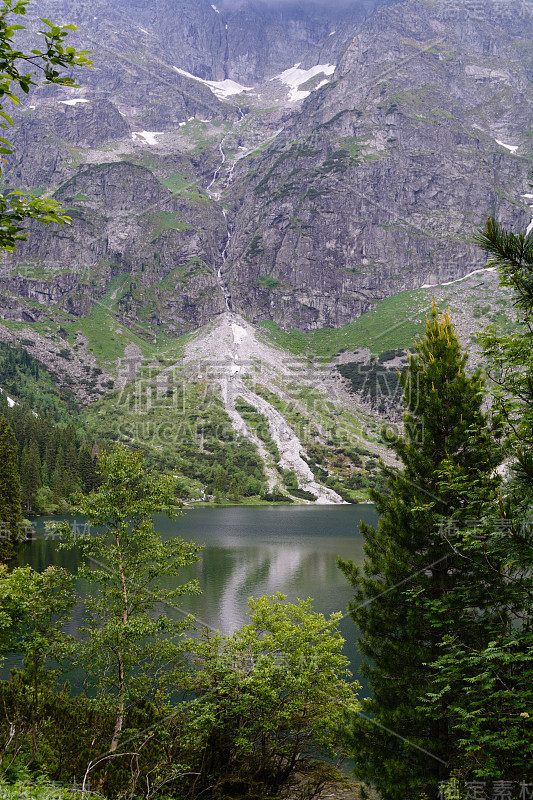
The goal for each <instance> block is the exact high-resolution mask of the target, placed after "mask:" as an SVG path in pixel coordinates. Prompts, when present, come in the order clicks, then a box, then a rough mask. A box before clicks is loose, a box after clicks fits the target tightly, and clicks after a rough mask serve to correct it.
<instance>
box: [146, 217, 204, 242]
mask: <svg viewBox="0 0 533 800" xmlns="http://www.w3.org/2000/svg"><path fill="white" fill-rule="evenodd" d="M148 220H149V222H150V224H151V225H153V226H154V233H153V235H152V238H151V239H150V241H151V242H155V241H156V239H159V237H160V236H161V234H162V233H164V232H165V231H171V230H172V231H186V230H192V229H193V227H192V225H188V224H187V223H186V222H184V221H183V220H182V218H181V217H180V215H179V214H177V213H175V212H172V211H157V212H155V213H153V214H150V215H149V217H148Z"/></svg>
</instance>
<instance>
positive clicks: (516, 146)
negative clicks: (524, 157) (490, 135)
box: [496, 139, 518, 153]
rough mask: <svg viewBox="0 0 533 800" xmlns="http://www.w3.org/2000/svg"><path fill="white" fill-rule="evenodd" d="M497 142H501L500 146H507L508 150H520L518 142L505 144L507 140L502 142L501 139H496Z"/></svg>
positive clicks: (514, 151)
mask: <svg viewBox="0 0 533 800" xmlns="http://www.w3.org/2000/svg"><path fill="white" fill-rule="evenodd" d="M496 144H499V145H500V147H505V149H506V150H510V151H511V153H516V151H517V150H518V145H517V144H505V142H500V140H499V139H496Z"/></svg>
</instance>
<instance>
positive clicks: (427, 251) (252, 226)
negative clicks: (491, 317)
mask: <svg viewBox="0 0 533 800" xmlns="http://www.w3.org/2000/svg"><path fill="white" fill-rule="evenodd" d="M477 7H478V6H477V5H476V8H477ZM482 11H483V13H482V14H481V13H480V14H479V16H477V15H476V14H477V12H476V14H474V13H472V12H471V9H470V5H469V4H468V3H461V2H460V0H457V3H456V4H454V5H453V6H452V5H450V4H436V3H434V2H433V0H408V2H401V3H386V4H383V3H377V2H371V1H370V0H368V2H365V3H347V4H346V5H344V6H342V7H336V10H332V9H330V8H324V6H323V5H322V4H313V3H310V4H305V5H302V4H290V3H283V4H281V5H276V4H263V3H261V2H254V3H251V2H242V3H240V4H237V5H235V4H232V5H231V6H230V5H225V4H223V3H221V4H220V6H217V4H216V3H213V4H211V3H210V2H207V0H194V1H193V0H173V2H170V0H150V1H149V2H143V3H140V2H137V1H136V0H135V2H128V3H127V4H126V3H125V1H124V2H123V1H122V0H109V2H104V0H86V2H83V3H82V2H78V0H76V1H75V2H70V0H69V2H66V0H53V1H52V0H45V1H44V2H42V3H41V4H39V14H43V15H46V16H49V17H51V18H53V19H54V20H57V21H58V22H60V23H64V22H68V21H74V22H75V23H76V24H77V25H78V27H79V31H78V33H77V34H75V43H76V44H78V45H83V46H84V47H88V48H89V49H92V50H93V51H94V62H95V69H94V70H93V71H86V72H84V73H82V74H80V75H79V76H78V78H79V80H80V83H81V86H80V88H79V89H64V88H58V87H43V88H42V89H39V90H38V91H36V92H34V93H33V94H32V95H31V96H30V97H29V98H28V99H27V100H25V101H24V103H23V104H22V110H21V113H20V114H19V116H18V117H17V120H16V134H15V137H14V138H15V143H16V154H15V155H14V157H13V158H12V159H11V160H10V163H9V164H8V166H7V169H6V171H5V174H4V178H5V189H9V188H10V187H13V186H20V187H22V188H23V189H25V190H26V191H32V192H39V193H42V192H44V191H48V192H53V193H54V196H55V197H56V198H57V199H58V200H59V201H61V203H63V204H64V205H65V206H66V207H67V208H68V210H69V213H70V216H71V217H72V224H71V225H70V226H68V227H67V226H65V227H63V228H60V229H57V228H43V227H41V226H33V227H32V228H31V230H30V234H29V237H28V241H27V242H26V243H25V244H23V245H22V246H21V248H20V250H19V251H18V253H17V254H16V255H14V256H5V257H3V259H2V262H1V264H0V291H1V292H2V293H3V296H4V302H3V306H4V307H5V309H6V313H7V316H8V318H9V319H10V320H15V321H16V320H17V319H19V320H27V319H28V318H29V317H30V318H33V319H40V320H42V319H44V318H53V315H54V314H59V316H61V318H62V319H68V320H70V322H71V323H72V324H74V323H75V320H76V319H78V318H83V317H85V316H86V314H87V313H88V312H89V311H90V309H91V308H92V307H93V306H94V303H95V302H99V301H100V299H101V298H102V297H103V296H104V295H105V294H106V292H108V289H109V287H110V284H111V282H112V281H113V280H114V279H120V289H116V294H115V297H114V300H115V301H116V308H115V310H114V314H115V316H116V319H117V320H119V321H120V323H121V324H124V325H125V326H127V327H130V328H131V329H133V330H135V331H137V332H140V333H141V335H143V336H145V337H146V338H147V339H151V338H153V336H154V330H156V329H158V330H160V331H166V332H167V333H169V334H172V335H174V334H179V333H181V332H184V331H189V330H192V329H194V328H196V327H198V326H200V325H202V324H204V323H205V322H206V321H208V320H209V319H211V318H212V317H214V316H216V315H218V314H220V313H222V312H223V311H227V310H233V311H235V312H237V313H239V314H241V315H242V316H244V317H246V318H247V319H249V320H252V321H260V320H265V319H267V320H274V321H275V322H277V323H279V324H280V325H281V326H282V327H295V328H300V329H303V330H312V329H316V328H322V327H339V326H343V325H346V324H347V323H349V322H351V321H352V320H353V319H354V318H356V317H357V316H358V315H360V314H362V313H364V312H366V311H368V310H369V309H371V308H372V307H374V305H375V304H376V302H378V301H379V300H380V299H382V298H383V297H386V296H389V295H393V294H396V293H398V292H400V291H403V290H406V289H415V288H418V287H420V286H423V285H426V284H437V283H442V282H447V281H450V280H454V279H457V278H459V277H461V276H463V275H465V274H467V273H469V272H472V271H474V270H475V269H478V268H479V267H481V266H482V265H483V256H482V255H481V254H480V252H479V251H477V250H476V248H474V247H473V246H472V244H471V239H472V234H473V232H474V231H475V229H476V228H477V227H479V226H480V225H481V224H483V222H484V220H485V219H486V217H487V216H488V215H490V214H494V215H496V216H497V217H498V219H500V221H502V222H503V223H504V224H507V225H513V226H514V227H515V228H517V227H518V228H520V227H522V228H523V229H525V228H526V226H527V224H528V222H529V220H530V217H531V214H530V210H529V206H528V202H527V199H526V198H524V196H523V195H524V194H526V193H527V192H528V172H529V169H530V164H531V160H530V159H531V155H532V147H531V131H532V129H533V128H532V119H533V105H532V100H531V98H532V97H533V93H532V91H531V90H532V86H531V82H532V78H533V73H532V72H531V67H530V65H531V62H532V56H533V44H532V43H533V21H532V18H531V15H530V14H529V13H528V12H527V9H526V8H525V7H524V5H523V4H521V3H518V2H517V3H516V4H513V2H510V3H509V4H505V5H503V4H501V3H493V2H490V1H489V2H486V3H485V5H484V8H483V9H482ZM34 22H35V21H34ZM32 24H33V23H32ZM35 24H37V23H35ZM295 63H296V64H297V66H296V67H295V66H294V64H295ZM113 291H115V290H113ZM65 315H67V317H65ZM58 319H59V317H58Z"/></svg>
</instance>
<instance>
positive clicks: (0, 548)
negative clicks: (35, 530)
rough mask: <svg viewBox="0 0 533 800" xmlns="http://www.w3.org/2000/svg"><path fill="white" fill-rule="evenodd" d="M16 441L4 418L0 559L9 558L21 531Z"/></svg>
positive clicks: (0, 434)
mask: <svg viewBox="0 0 533 800" xmlns="http://www.w3.org/2000/svg"><path fill="white" fill-rule="evenodd" d="M22 520H23V517H22V512H21V507H20V477H19V473H18V458H17V441H16V439H15V436H14V434H13V431H12V430H11V428H10V427H9V425H8V424H7V422H6V420H5V418H4V417H2V419H1V420H0V536H1V538H0V557H1V558H2V559H6V558H10V557H11V556H12V554H13V546H12V542H13V541H15V540H16V539H17V537H18V536H19V535H20V531H21V527H20V525H21V523H22Z"/></svg>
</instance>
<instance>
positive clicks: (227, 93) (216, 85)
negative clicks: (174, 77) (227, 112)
mask: <svg viewBox="0 0 533 800" xmlns="http://www.w3.org/2000/svg"><path fill="white" fill-rule="evenodd" d="M172 69H175V70H176V72H179V74H180V75H184V76H185V77H186V78H191V79H192V80H193V81H198V83H203V84H204V86H208V87H209V88H210V89H211V91H212V92H213V94H214V95H215V97H218V99H219V100H226V99H227V98H228V97H231V96H232V95H234V94H241V93H242V92H251V90H252V89H253V86H242V85H241V84H240V83H237V82H236V81H232V80H230V79H229V78H226V80H225V81H205V80H204V79H203V78H198V77H197V76H196V75H192V74H191V73H190V72H186V70H184V69H180V68H179V67H174V66H173V67H172Z"/></svg>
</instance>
